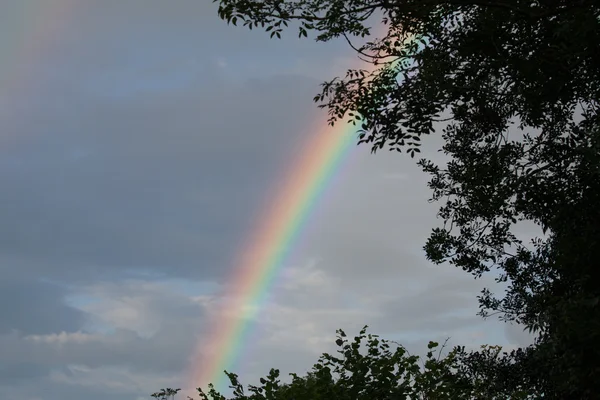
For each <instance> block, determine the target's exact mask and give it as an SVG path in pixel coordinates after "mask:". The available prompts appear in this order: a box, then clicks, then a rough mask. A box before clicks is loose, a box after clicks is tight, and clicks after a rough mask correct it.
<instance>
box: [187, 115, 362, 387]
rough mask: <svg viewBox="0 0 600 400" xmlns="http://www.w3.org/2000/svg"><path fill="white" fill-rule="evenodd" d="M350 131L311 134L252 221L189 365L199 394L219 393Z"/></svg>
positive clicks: (344, 152)
mask: <svg viewBox="0 0 600 400" xmlns="http://www.w3.org/2000/svg"><path fill="white" fill-rule="evenodd" d="M330 128H331V127H330ZM355 131H356V127H355V126H354V125H352V124H350V123H348V124H347V125H341V124H340V126H339V127H338V126H337V125H336V127H335V128H331V129H326V130H323V129H321V130H316V131H315V132H316V133H315V134H313V135H312V137H311V138H310V140H308V141H307V143H306V145H305V148H304V149H302V151H300V152H299V155H300V156H299V157H298V159H297V160H295V162H293V163H292V164H291V166H290V168H289V171H288V172H287V174H285V178H284V179H283V182H284V184H283V185H282V187H280V189H279V193H278V194H277V195H276V196H275V198H274V200H273V201H272V203H270V204H269V205H268V207H267V208H266V210H265V212H264V213H263V217H262V218H259V219H258V221H259V226H258V227H257V228H256V229H255V230H252V233H251V240H249V241H248V242H247V245H246V247H245V248H244V249H243V250H242V251H241V252H240V255H239V257H238V258H237V262H236V265H238V268H236V270H235V272H234V276H233V279H232V281H231V283H230V285H228V287H227V290H226V293H227V295H226V297H231V299H230V300H231V301H230V303H229V304H227V306H226V309H227V310H228V311H227V312H226V314H227V315H221V316H219V318H218V319H217V321H214V324H215V325H214V326H213V329H212V332H211V333H210V336H209V338H208V339H207V340H203V341H202V343H201V344H200V345H199V348H198V352H197V358H196V359H195V360H193V361H192V364H193V367H192V374H191V379H192V384H193V385H195V387H197V386H198V385H200V387H202V388H203V390H205V389H206V385H207V384H208V383H213V384H214V385H215V388H216V389H217V390H221V391H222V390H224V388H225V387H226V386H227V384H228V380H227V376H226V375H225V374H224V372H223V371H224V370H230V368H231V367H232V366H233V365H234V363H235V361H236V359H237V357H239V355H240V353H241V352H242V350H243V349H242V348H243V345H244V339H245V338H246V337H247V336H248V335H249V330H250V329H251V326H252V323H251V320H252V319H254V317H256V315H257V313H258V312H259V311H260V309H261V308H262V305H263V304H264V303H265V302H266V301H267V298H268V295H269V293H270V290H269V288H270V287H271V285H272V284H273V281H274V279H275V278H276V277H277V275H278V272H279V271H280V269H281V268H282V267H283V265H284V263H285V260H286V257H287V256H288V254H289V253H290V251H291V250H292V248H293V244H294V243H295V242H296V240H297V239H298V237H299V236H300V235H301V233H302V231H303V227H304V226H305V225H306V222H307V221H308V219H309V218H308V217H309V215H310V214H311V212H312V211H313V210H314V208H315V206H316V205H317V203H318V200H319V199H320V198H321V197H322V195H323V193H324V192H325V190H326V189H327V187H328V184H329V183H330V182H331V180H332V178H333V177H334V176H335V175H336V173H337V171H338V170H339V169H340V167H341V165H342V164H343V163H344V160H345V159H347V157H348V154H349V153H350V151H351V150H352V149H353V148H354V147H355V146H353V145H355V144H356V140H357V136H356V134H353V133H354V132H355ZM207 350H208V351H207ZM207 353H209V354H207ZM233 372H234V371H233Z"/></svg>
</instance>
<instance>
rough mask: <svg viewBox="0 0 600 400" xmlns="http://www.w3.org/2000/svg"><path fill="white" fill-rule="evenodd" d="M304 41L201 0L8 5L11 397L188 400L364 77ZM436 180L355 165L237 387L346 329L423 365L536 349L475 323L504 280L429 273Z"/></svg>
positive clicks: (0, 36) (1, 166)
mask: <svg viewBox="0 0 600 400" xmlns="http://www.w3.org/2000/svg"><path fill="white" fill-rule="evenodd" d="M294 33H295V32H290V34H287V35H284V39H283V40H279V41H278V40H269V38H268V34H265V33H264V32H261V31H248V30H247V29H245V28H240V27H238V28H236V27H233V26H228V25H227V24H226V23H225V22H223V21H221V20H220V19H219V18H218V17H217V13H216V5H215V4H213V3H212V2H209V1H206V0H177V1H168V2H167V1H164V0H145V1H141V0H128V1H125V2H124V1H117V0H87V1H85V2H77V1H75V0H19V2H15V1H9V0H0V129H1V130H0V185H1V187H2V190H0V221H1V224H0V274H1V279H0V393H2V395H1V397H2V399H4V400H59V399H60V400H79V399H84V398H85V399H86V400H99V399H103V400H104V399H107V398H110V399H111V400H140V399H149V398H150V397H149V395H150V394H151V393H153V392H155V391H157V390H158V389H160V388H163V387H184V388H185V386H184V385H189V382H185V376H186V373H187V372H188V371H189V368H190V360H189V356H190V354H191V353H192V352H193V350H194V348H195V347H196V345H197V343H199V341H200V340H202V338H203V337H206V335H207V333H208V332H209V330H210V324H211V319H210V318H209V315H210V308H211V304H214V303H215V302H217V301H218V300H219V296H220V295H221V294H220V293H221V292H220V288H222V287H223V286H224V285H226V284H227V283H228V280H230V279H232V277H234V276H235V273H236V268H237V267H239V266H238V265H236V263H235V256H236V253H237V252H239V251H240V249H241V248H242V247H243V246H244V244H245V243H247V241H248V240H250V238H252V235H253V233H254V231H255V230H256V226H257V223H259V222H260V221H259V218H260V216H261V215H263V214H264V211H265V206H266V204H269V201H270V200H271V197H272V195H273V193H277V189H278V188H280V187H282V186H283V185H284V182H281V179H280V176H281V171H282V170H286V168H288V167H289V162H290V159H293V158H294V157H295V156H297V153H298V149H299V148H301V147H302V144H303V143H306V142H307V141H308V139H309V138H310V137H312V135H314V134H315V129H316V127H319V126H323V127H325V126H326V124H327V121H326V120H327V116H326V114H325V113H324V111H323V110H319V109H317V107H316V105H315V103H313V102H312V97H313V96H314V95H315V94H317V93H318V92H319V84H320V83H321V82H323V81H325V80H327V79H330V78H332V77H334V76H336V75H339V74H343V73H344V72H345V70H346V69H347V68H349V67H356V66H357V61H356V57H355V56H354V54H353V53H352V51H351V49H349V48H348V47H347V45H346V44H345V43H344V42H342V41H339V42H333V43H328V44H323V43H315V42H314V41H312V40H306V39H305V40H299V39H297V35H295V34H294ZM439 144H440V142H439V138H438V139H436V138H435V137H433V138H431V139H430V140H428V141H426V142H425V147H424V154H425V155H426V156H430V157H431V158H434V159H436V157H437V159H439V157H440V155H439V153H437V152H436V151H435V150H436V149H437V148H438V147H439ZM426 182H427V177H426V175H425V174H423V173H422V172H421V171H420V170H419V169H418V167H417V166H416V165H415V162H414V160H411V159H410V158H409V157H407V156H406V155H402V154H397V153H389V152H381V153H377V154H375V155H373V154H371V153H370V149H369V148H368V147H366V146H359V147H356V148H355V149H353V150H352V151H351V154H350V155H349V156H348V157H347V159H346V160H345V161H344V163H343V167H342V168H340V170H339V171H338V173H336V176H335V179H333V181H332V182H331V184H330V185H329V186H328V188H327V190H326V191H325V194H324V196H323V197H322V198H321V199H320V200H319V202H318V204H317V206H316V207H315V209H314V212H313V213H312V214H311V215H310V216H309V220H308V221H307V224H306V229H305V230H304V231H303V232H302V233H301V235H300V237H299V239H298V241H297V243H294V246H293V248H292V252H291V255H290V257H288V259H286V260H285V262H284V263H283V265H282V268H281V270H280V273H279V275H278V278H277V279H276V280H275V283H274V285H273V286H272V287H271V288H270V293H269V294H270V300H269V302H268V303H267V304H266V305H265V307H264V308H263V309H262V310H261V311H260V312H259V313H258V315H257V316H256V319H255V321H253V326H254V328H253V329H254V331H253V332H254V333H253V334H252V335H249V336H248V337H247V338H246V341H245V343H244V346H243V353H241V354H240V355H239V357H238V360H237V362H236V364H235V366H234V372H237V373H238V374H239V375H240V377H241V379H242V381H243V382H246V383H255V382H256V380H257V379H258V378H259V377H260V376H264V375H265V374H267V373H268V371H269V369H270V368H272V367H275V368H279V369H280V370H281V371H282V374H284V375H286V374H287V373H288V372H299V373H303V372H305V371H306V370H308V369H309V368H310V367H311V366H312V365H313V364H314V362H316V361H317V359H318V357H319V355H320V354H321V353H323V352H326V351H331V350H332V349H333V348H334V347H335V344H334V340H335V330H336V329H338V328H342V329H344V330H345V331H346V332H347V333H348V334H349V335H351V336H353V334H356V333H358V331H359V330H360V328H361V327H362V326H363V325H369V327H370V328H369V331H370V332H372V333H376V334H380V335H381V336H382V337H384V338H389V339H394V340H398V341H401V342H402V343H403V344H405V345H406V346H407V347H408V348H409V349H412V350H414V351H415V352H417V353H419V352H420V351H422V350H423V349H424V347H425V344H426V343H427V342H428V341H429V340H439V341H443V340H444V339H445V338H447V337H450V343H451V344H463V345H466V346H467V347H477V346H479V345H480V344H484V343H488V344H499V345H503V346H506V347H507V348H514V347H516V346H521V345H526V344H528V343H530V338H529V337H528V336H527V334H525V333H524V332H523V331H522V328H521V327H518V326H511V325H506V324H502V323H500V322H498V321H495V320H487V321H484V320H482V319H481V318H479V317H477V316H476V312H477V307H478V306H477V302H476V296H477V294H478V293H479V291H480V290H481V289H482V288H483V287H485V286H487V287H492V288H493V287H494V283H493V279H492V277H487V278H483V279H480V280H474V279H473V278H472V277H471V276H470V275H468V274H466V273H463V272H461V271H459V270H456V269H455V268H453V267H452V266H450V265H440V266H436V265H432V264H431V263H428V262H427V261H426V259H425V255H424V252H423V250H422V246H423V245H424V243H425V240H426V238H427V236H428V234H429V232H430V230H431V229H432V228H433V227H435V226H437V225H439V224H440V221H439V220H437V219H436V210H437V207H438V205H436V204H431V203H428V201H427V199H428V198H429V195H430V193H429V189H428V188H427V186H426ZM180 397H181V398H184V397H183V396H180Z"/></svg>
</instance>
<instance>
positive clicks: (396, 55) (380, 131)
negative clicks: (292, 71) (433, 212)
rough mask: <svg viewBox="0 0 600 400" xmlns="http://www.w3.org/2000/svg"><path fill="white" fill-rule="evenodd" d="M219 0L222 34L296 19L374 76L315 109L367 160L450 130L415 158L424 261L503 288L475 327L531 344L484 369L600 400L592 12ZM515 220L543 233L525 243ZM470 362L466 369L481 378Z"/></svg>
mask: <svg viewBox="0 0 600 400" xmlns="http://www.w3.org/2000/svg"><path fill="white" fill-rule="evenodd" d="M215 1H216V2H218V4H219V16H220V17H221V18H222V19H224V20H226V21H227V22H229V23H232V24H234V25H235V24H241V25H244V26H246V27H248V28H250V29H252V28H254V27H260V28H262V29H265V31H267V32H269V35H270V36H271V37H277V38H279V37H281V35H282V34H283V33H284V31H285V30H286V28H287V27H289V26H290V23H292V22H294V25H295V26H296V28H297V29H298V35H299V36H301V37H308V35H309V33H311V35H312V34H314V35H315V36H314V37H315V39H316V40H317V41H321V42H323V41H329V40H332V39H335V38H340V37H341V38H343V39H344V40H346V41H347V42H348V43H349V45H350V46H351V48H352V49H353V50H354V51H356V53H357V56H358V57H360V58H361V59H363V60H364V61H366V62H368V63H370V64H372V66H373V67H374V69H373V70H372V71H371V72H369V71H367V70H364V69H359V70H349V71H348V73H347V74H346V76H345V77H343V78H334V79H332V80H331V81H328V82H325V83H324V84H323V87H322V92H321V93H320V94H318V95H317V96H315V98H314V100H315V101H316V102H318V103H320V105H319V106H320V107H325V108H327V109H328V110H329V115H330V120H329V122H330V123H331V124H334V123H337V122H339V121H340V120H346V119H349V120H350V121H352V122H353V123H355V124H358V127H359V129H360V133H361V135H360V141H359V142H360V143H368V144H369V145H370V146H372V149H373V151H376V150H380V149H383V148H388V149H389V150H393V151H398V152H402V151H405V152H407V153H408V154H410V155H411V156H412V157H414V156H415V155H417V154H419V153H420V152H421V149H420V140H421V138H422V137H423V135H429V134H433V133H436V129H435V127H436V124H437V123H441V122H444V123H445V126H444V127H443V129H440V130H439V131H440V132H439V134H441V135H442V137H443V139H444V144H443V147H442V148H441V149H440V150H441V151H442V152H443V153H444V154H446V155H447V156H448V157H449V160H450V161H449V162H448V163H447V164H445V165H438V164H436V163H434V162H433V161H431V160H430V159H427V158H422V159H420V160H418V164H419V165H420V166H421V167H422V169H423V170H424V171H425V172H427V173H428V174H429V175H430V177H431V179H430V181H429V187H430V188H431V190H432V200H433V201H438V202H440V204H441V205H440V209H439V217H440V218H441V219H442V220H443V222H444V225H443V227H441V228H435V229H433V230H432V233H431V236H430V237H429V239H428V240H427V242H426V243H425V245H424V250H425V253H426V255H427V258H428V259H429V260H431V261H432V262H434V263H443V262H449V263H450V264H453V265H455V266H456V267H459V268H461V269H463V270H464V271H466V272H468V273H471V274H473V275H474V276H475V277H480V276H481V275H483V274H485V273H488V272H489V271H492V270H494V271H497V272H499V275H500V277H499V278H498V280H499V281H502V282H506V284H507V285H508V289H507V291H506V292H505V294H504V296H502V297H495V296H494V295H493V294H492V292H491V291H488V290H484V291H483V292H482V294H481V296H480V297H479V302H480V313H481V315H482V316H484V317H485V316H490V315H499V316H500V317H501V318H503V319H504V320H507V321H514V322H518V323H521V324H524V325H525V326H526V327H527V328H528V329H530V330H531V331H533V332H536V333H537V339H536V343H535V345H534V346H532V347H530V348H527V349H520V350H519V351H517V352H513V353H512V354H511V355H510V357H509V358H507V359H506V360H505V361H506V362H505V363H504V364H502V363H501V362H499V361H495V362H494V363H495V364H494V368H495V369H493V370H494V371H500V370H502V371H509V370H511V371H519V373H520V374H523V376H525V378H524V379H526V381H527V382H529V383H528V384H529V386H530V388H541V389H540V390H541V392H539V393H544V398H561V399H563V398H580V399H583V398H594V396H595V393H600V366H599V361H598V360H600V350H599V349H598V346H597V343H600V337H599V336H600V308H599V307H598V303H599V299H600V285H598V284H597V282H598V279H599V278H600V273H599V270H598V268H597V267H596V265H597V260H598V259H600V257H599V256H600V254H599V253H600V243H599V237H600V209H599V207H598V204H600V201H599V200H600V133H599V132H600V124H599V122H600V114H599V107H600V104H599V94H600V1H598V0H537V1H535V0H510V1H507V0H295V1H287V0H215ZM374 24H377V25H381V26H383V27H384V28H385V32H384V34H383V35H382V37H376V38H374V37H372V33H373V31H374V30H373V29H374V28H373V26H374ZM356 37H361V38H367V39H368V41H367V42H366V43H365V44H363V45H360V46H357V45H355V44H354V43H353V40H355V38H356ZM523 221H530V222H533V223H535V224H537V225H538V226H539V227H540V228H541V229H542V230H543V232H544V234H543V235H540V237H538V238H535V239H534V240H533V241H532V242H531V243H523V241H522V240H521V239H519V238H518V237H517V234H516V231H515V226H516V225H517V224H518V223H520V222H523ZM478 354H479V353H472V354H471V358H468V357H466V356H465V358H464V361H465V363H467V361H468V363H467V364H468V365H471V367H472V368H475V367H477V368H480V369H481V368H483V365H484V364H482V361H481V357H480V356H478ZM469 363H470V364H469ZM467 364H465V365H467ZM488 364H489V363H488ZM486 368H487V371H491V370H492V369H490V368H491V367H489V365H488V367H486ZM467 371H468V368H467V369H465V373H466V372H467ZM471 371H474V370H471ZM503 374H504V375H502V376H505V377H506V376H509V375H510V374H509V372H506V373H503ZM507 374H508V375H507ZM502 376H498V377H497V379H498V381H502V380H503V379H504V378H502ZM511 379H512V378H511ZM503 384H505V385H507V387H508V386H510V385H512V383H511V380H510V379H508V378H506V379H504V383H503ZM498 385H500V383H498ZM532 390H533V389H532ZM535 390H537V389H535Z"/></svg>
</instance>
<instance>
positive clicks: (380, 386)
mask: <svg viewBox="0 0 600 400" xmlns="http://www.w3.org/2000/svg"><path fill="white" fill-rule="evenodd" d="M337 333H338V336H337V340H336V344H337V346H338V351H337V355H331V354H328V353H324V354H323V355H322V356H321V358H320V359H319V360H318V362H317V363H316V364H314V366H313V368H312V369H311V371H309V372H308V373H307V374H305V375H303V376H299V375H298V374H294V373H292V374H290V375H291V376H292V381H291V382H290V383H282V382H281V381H280V372H279V370H277V369H271V371H270V372H269V374H268V375H267V376H266V377H264V378H261V379H260V386H254V385H248V387H247V391H246V390H245V388H244V386H243V385H242V384H241V383H240V381H239V379H238V375H236V374H234V373H230V372H227V371H225V373H226V374H227V375H228V377H229V380H230V382H231V386H230V388H231V389H233V398H231V399H230V400H363V399H364V400H373V399H381V400H386V399H389V400H392V399H394V400H402V399H405V400H408V399H410V400H417V399H422V400H425V399H427V400H433V399H435V400H454V399H477V400H479V399H482V400H483V399H486V400H493V399H507V398H511V399H529V398H534V397H532V396H531V394H529V393H528V392H526V391H524V389H523V387H521V386H519V385H518V384H517V383H516V382H515V387H514V388H500V387H499V386H495V385H494V384H490V382H489V381H488V378H489V377H491V374H489V373H488V374H474V373H471V372H470V371H469V370H468V369H467V368H465V367H466V365H464V364H463V362H462V360H464V355H465V354H467V353H466V352H465V351H464V348H460V347H457V348H454V349H453V350H451V351H449V352H447V353H446V354H443V350H444V349H443V348H444V346H442V347H441V348H439V343H436V342H429V344H428V346H427V354H426V356H425V359H424V362H421V361H422V360H421V358H420V357H418V356H415V355H411V354H410V353H409V352H408V351H407V350H406V349H405V348H404V347H403V346H401V345H399V344H397V343H395V342H391V341H387V340H384V339H380V338H379V337H378V336H377V335H372V334H367V327H365V328H363V330H361V332H360V333H359V334H358V335H357V336H356V337H355V338H354V340H353V341H350V340H348V338H347V337H346V333H345V332H344V331H343V330H338V332H337ZM500 352H501V349H500V348H499V347H493V346H483V347H482V350H481V351H480V352H478V354H479V355H480V357H479V362H484V363H485V362H487V363H488V364H494V363H495V360H502V359H503V358H505V357H506V353H505V354H504V356H502V355H500ZM442 355H443V356H442ZM198 393H199V397H200V400H226V397H225V396H223V395H222V394H221V393H219V392H218V391H216V390H215V388H214V387H213V386H212V385H209V390H208V393H205V392H204V391H203V390H202V389H201V388H199V389H198ZM190 399H191V398H190Z"/></svg>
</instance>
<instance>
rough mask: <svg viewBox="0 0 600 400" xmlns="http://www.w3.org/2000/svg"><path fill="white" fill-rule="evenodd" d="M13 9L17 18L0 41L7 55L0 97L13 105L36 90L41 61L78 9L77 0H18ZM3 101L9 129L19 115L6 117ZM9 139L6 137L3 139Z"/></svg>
mask: <svg viewBox="0 0 600 400" xmlns="http://www.w3.org/2000/svg"><path fill="white" fill-rule="evenodd" d="M6 7H10V8H12V12H13V13H14V15H15V18H14V19H11V20H10V21H8V25H7V26H4V27H3V28H5V31H6V33H5V34H4V35H3V37H1V38H0V50H1V51H2V53H3V54H4V57H3V60H2V64H1V65H0V96H2V97H7V98H10V101H11V102H15V101H18V100H20V99H25V98H27V96H29V95H31V94H32V93H33V92H34V91H35V85H36V83H41V82H38V81H39V79H38V80H36V79H35V78H36V74H37V73H38V72H39V61H40V60H43V59H44V58H45V56H46V55H47V54H50V53H52V51H53V45H54V44H57V43H60V39H61V37H62V35H64V33H65V31H64V28H66V27H67V26H68V25H69V21H70V20H72V19H73V18H74V16H75V13H76V11H77V9H78V7H76V6H75V0H57V1H53V2H32V1H15V2H10V3H9V4H8V5H7V6H6ZM3 100H4V99H2V98H0V112H2V114H0V123H2V125H3V126H6V125H7V124H9V123H10V122H11V120H14V121H12V122H15V123H18V116H16V115H5V114H4V110H2V108H3V107H2V104H1V102H2V101H3ZM3 138H4V139H5V138H6V137H5V136H4V137H3Z"/></svg>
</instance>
